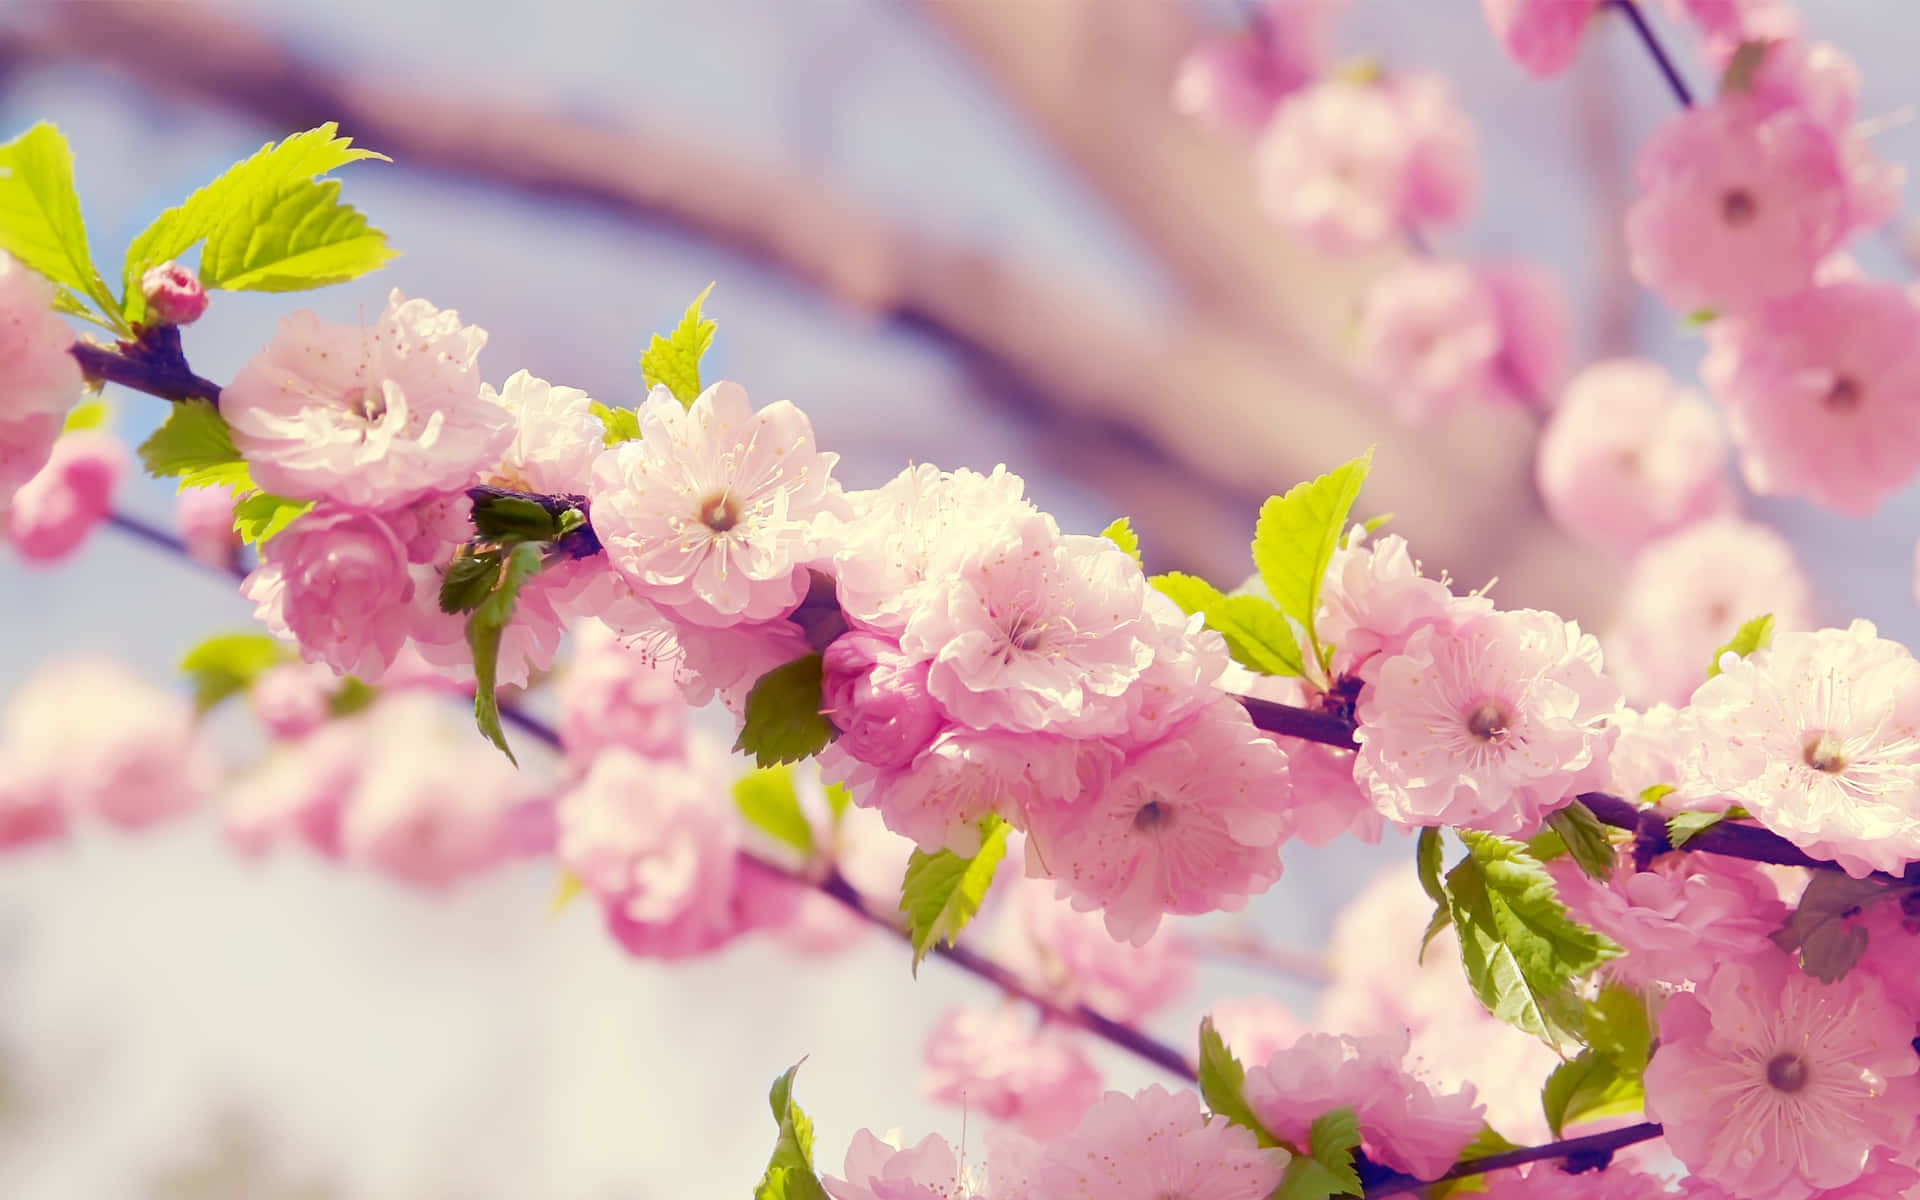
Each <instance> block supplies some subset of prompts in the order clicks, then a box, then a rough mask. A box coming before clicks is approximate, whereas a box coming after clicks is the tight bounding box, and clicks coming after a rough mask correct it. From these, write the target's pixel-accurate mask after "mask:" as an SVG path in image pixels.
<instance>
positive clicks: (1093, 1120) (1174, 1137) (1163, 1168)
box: [1030, 1086, 1289, 1200]
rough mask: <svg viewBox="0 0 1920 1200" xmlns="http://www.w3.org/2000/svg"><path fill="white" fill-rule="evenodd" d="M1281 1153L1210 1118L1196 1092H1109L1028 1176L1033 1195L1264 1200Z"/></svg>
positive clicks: (1282, 1160) (1283, 1158)
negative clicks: (1029, 1176) (1031, 1176)
mask: <svg viewBox="0 0 1920 1200" xmlns="http://www.w3.org/2000/svg"><path fill="white" fill-rule="evenodd" d="M1288 1157H1289V1156H1288V1154H1287V1152H1286V1151H1285V1150H1280V1149H1272V1150H1263V1149H1261V1148H1260V1146H1259V1143H1258V1142H1256V1141H1255V1140H1254V1136H1253V1133H1252V1132H1251V1131H1250V1130H1246V1129H1242V1128H1240V1127H1239V1126H1237V1125H1230V1124H1228V1123H1227V1122H1226V1121H1225V1120H1224V1119H1222V1118H1218V1117H1215V1118H1211V1119H1210V1118H1208V1117H1207V1116H1206V1114H1204V1113H1203V1112H1201V1110H1200V1097H1199V1096H1197V1095H1195V1094H1194V1093H1193V1092H1191V1091H1187V1090H1185V1089H1182V1090H1180V1091H1178V1092H1169V1091H1168V1090H1167V1089H1165V1088H1163V1087H1157V1086H1156V1087H1150V1088H1147V1089H1145V1090H1143V1091H1139V1092H1135V1093H1134V1094H1133V1095H1131V1096H1129V1095H1126V1094H1125V1093H1122V1092H1108V1093H1107V1094H1106V1095H1104V1096H1102V1097H1101V1098H1100V1100H1099V1102H1098V1103H1096V1104H1095V1105H1094V1106H1093V1108H1092V1109H1091V1110H1090V1111H1089V1112H1088V1113H1087V1115H1086V1118H1085V1119H1084V1120H1082V1121H1081V1122H1080V1127H1079V1128H1078V1129H1077V1130H1075V1131H1074V1133H1073V1134H1072V1136H1070V1137H1066V1138H1063V1139H1061V1140H1059V1141H1057V1142H1055V1143H1053V1144H1052V1145H1051V1146H1049V1147H1048V1148H1047V1150H1046V1154H1045V1157H1044V1158H1043V1159H1042V1160H1041V1162H1040V1164H1039V1166H1038V1168H1037V1169H1036V1170H1035V1171H1034V1174H1033V1183H1032V1188H1031V1193H1030V1194H1031V1195H1032V1196H1033V1197H1034V1198H1035V1200H1038V1198H1040V1197H1045V1200H1161V1198H1162V1197H1167V1196H1193V1197H1205V1198H1206V1200H1265V1197H1266V1196H1267V1195H1268V1193H1270V1192H1272V1191H1273V1189H1274V1188H1275V1187H1277V1186H1279V1183H1280V1176H1281V1174H1282V1173H1283V1172H1284V1171H1285V1170H1286V1164H1287V1160H1288Z"/></svg>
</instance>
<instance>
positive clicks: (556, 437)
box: [480, 371, 607, 496]
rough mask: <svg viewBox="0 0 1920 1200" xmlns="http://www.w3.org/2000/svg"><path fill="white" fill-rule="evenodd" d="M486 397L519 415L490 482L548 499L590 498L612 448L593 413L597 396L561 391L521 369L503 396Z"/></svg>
mask: <svg viewBox="0 0 1920 1200" xmlns="http://www.w3.org/2000/svg"><path fill="white" fill-rule="evenodd" d="M480 394H481V396H482V397H483V398H485V399H487V400H491V401H493V402H494V403H496V404H498V405H500V406H501V407H502V408H504V409H506V410H507V411H508V412H509V413H512V414H513V425H514V432H513V441H512V442H510V443H509V444H508V445H507V448H506V451H505V452H504V453H503V454H502V455H501V456H500V461H499V463H498V464H496V465H495V466H494V467H493V469H492V470H491V471H489V472H486V479H487V482H488V483H491V484H493V485H494V486H496V487H508V488H514V489H515V490H517V491H523V492H539V493H542V494H544V495H576V496H577V495H584V494H586V490H587V485H588V483H589V482H591V479H592V475H593V464H594V460H596V459H598V458H599V457H600V454H601V452H602V451H603V450H605V449H606V444H607V441H606V439H607V427H606V426H605V425H604V424H602V423H601V421H600V418H599V417H597V416H595V415H594V414H593V397H591V396H589V395H587V394H586V393H585V392H583V391H581V390H580V389H579V388H570V387H557V386H555V385H553V384H550V383H548V382H547V381H546V380H544V379H541V378H538V377H537V376H534V375H532V374H529V373H528V372H526V371H515V372H514V373H513V375H512V376H511V377H509V378H508V380H507V383H506V386H505V387H503V388H501V389H500V390H499V391H498V392H496V391H494V390H493V388H492V386H491V385H484V384H483V385H482V386H481V388H480Z"/></svg>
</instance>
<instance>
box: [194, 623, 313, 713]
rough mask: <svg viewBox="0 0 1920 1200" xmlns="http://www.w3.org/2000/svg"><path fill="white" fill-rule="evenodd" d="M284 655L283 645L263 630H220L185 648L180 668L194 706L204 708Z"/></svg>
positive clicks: (241, 688)
mask: <svg viewBox="0 0 1920 1200" xmlns="http://www.w3.org/2000/svg"><path fill="white" fill-rule="evenodd" d="M286 658H287V651H286V647H284V646H282V645H281V644H280V643H279V642H276V641H274V640H273V639H272V638H270V637H268V636H267V635H266V634H264V633H222V634H216V635H215V636H213V637H210V638H208V639H207V640H205V641H203V642H201V643H200V644H199V645H197V646H195V647H194V648H193V649H191V650H189V651H187V653H186V655H185V657H183V658H181V660H180V669H181V670H182V671H184V672H186V674H187V677H188V678H189V679H191V680H192V681H193V704H194V708H195V709H196V710H198V711H200V712H206V711H207V710H208V709H210V708H212V707H213V706H214V705H216V704H218V703H220V702H221V701H222V700H225V699H226V698H227V697H228V696H232V695H234V694H236V693H239V692H244V691H246V690H247V689H248V688H250V687H252V686H253V681H254V680H255V679H257V678H259V676H260V673H261V672H262V671H265V670H266V669H267V668H268V667H271V666H275V665H277V664H279V663H282V662H285V661H286Z"/></svg>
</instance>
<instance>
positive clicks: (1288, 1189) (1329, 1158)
mask: <svg viewBox="0 0 1920 1200" xmlns="http://www.w3.org/2000/svg"><path fill="white" fill-rule="evenodd" d="M1359 1148H1360V1119H1359V1118H1358V1117H1356V1116H1355V1115H1354V1112H1353V1110H1352V1109H1351V1108H1336V1109H1332V1110H1331V1111H1328V1112H1325V1113H1322V1114H1320V1115H1319V1116H1318V1117H1315V1118H1314V1121H1313V1124H1312V1126H1310V1127H1309V1129H1308V1133H1307V1149H1306V1152H1305V1153H1304V1154H1295V1155H1294V1156H1293V1159H1292V1161H1291V1162H1289V1163H1287V1173H1286V1174H1285V1175H1284V1176H1283V1177H1282V1178H1281V1180H1280V1186H1279V1188H1278V1189H1276V1190H1275V1191H1274V1193H1273V1200H1328V1198H1329V1197H1332V1196H1358V1195H1360V1193H1361V1188H1360V1174H1359V1172H1358V1171H1356V1170H1354V1166H1353V1152H1354V1151H1356V1150H1358V1149H1359Z"/></svg>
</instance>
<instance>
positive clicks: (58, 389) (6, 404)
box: [0, 251, 83, 505]
mask: <svg viewBox="0 0 1920 1200" xmlns="http://www.w3.org/2000/svg"><path fill="white" fill-rule="evenodd" d="M53 296H54V292H53V287H52V286H51V285H50V284H48V283H47V281H46V280H44V279H42V278H40V276H38V275H36V274H34V273H33V272H32V271H29V270H27V269H26V268H25V267H23V266H21V265H20V264H19V263H17V262H15V261H14V260H13V258H12V257H11V256H9V255H8V254H6V253H5V252H3V251H0V505H4V504H5V503H6V502H7V501H8V500H9V499H10V498H11V497H12V496H13V493H14V490H15V489H16V488H18V487H19V486H20V485H21V484H23V483H25V482H26V481H27V480H29V479H32V478H33V477H34V476H35V475H37V474H39V472H40V468H41V467H43V466H45V465H46V463H47V456H48V455H49V454H51V453H53V443H54V439H55V438H57V437H59V436H60V427H61V425H62V424H63V423H64V422H65V421H66V417H67V411H68V410H69V409H71V408H72V407H73V404H74V401H75V400H77V399H79V397H80V389H81V386H82V384H83V380H82V378H81V375H80V364H79V363H77V362H75V361H74V359H73V356H72V355H71V354H68V353H67V350H68V348H69V347H70V346H72V345H73V342H74V337H73V330H71V329H69V328H68V327H67V324H66V322H65V321H62V320H61V319H60V318H59V317H58V316H56V315H54V311H53Z"/></svg>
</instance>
